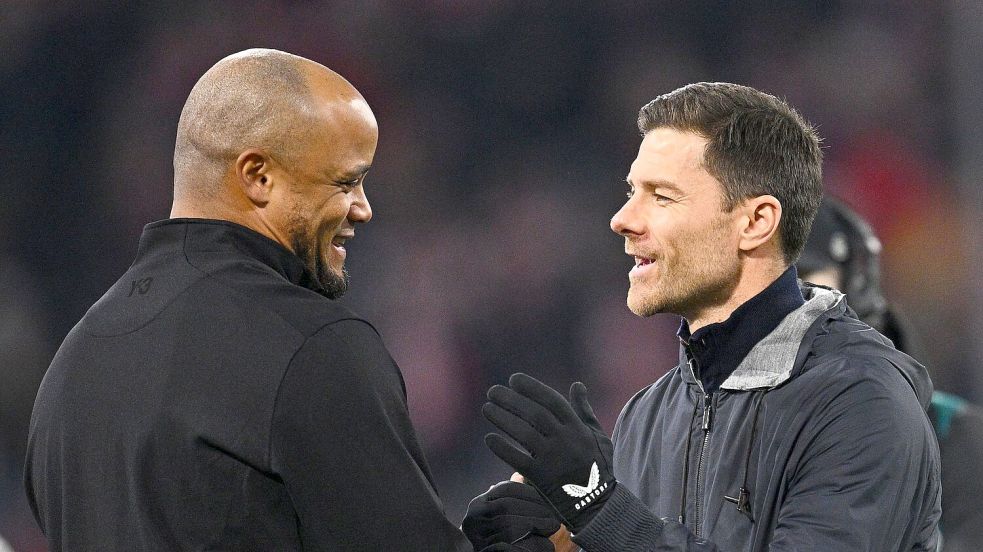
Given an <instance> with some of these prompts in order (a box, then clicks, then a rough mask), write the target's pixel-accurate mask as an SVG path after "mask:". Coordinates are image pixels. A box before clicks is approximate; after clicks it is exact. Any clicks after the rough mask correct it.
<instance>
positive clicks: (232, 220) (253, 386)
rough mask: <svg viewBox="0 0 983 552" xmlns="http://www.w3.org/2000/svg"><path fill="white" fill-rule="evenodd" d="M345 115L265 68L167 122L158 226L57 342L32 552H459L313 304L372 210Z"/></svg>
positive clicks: (219, 73) (337, 327)
mask: <svg viewBox="0 0 983 552" xmlns="http://www.w3.org/2000/svg"><path fill="white" fill-rule="evenodd" d="M377 139H378V129H377V126H376V121H375V118H374V116H373V115H372V111H371V110H370V109H369V106H368V105H367V104H366V102H365V100H364V99H363V98H362V96H361V95H360V94H359V93H358V91H356V90H355V88H353V87H352V85H351V84H349V83H348V82H347V81H346V80H345V79H344V78H342V77H341V76H339V75H338V74H336V73H334V72H332V71H330V70H329V69H327V68H325V67H323V66H321V65H319V64H316V63H314V62H312V61H309V60H306V59H303V58H300V57H297V56H293V55H290V54H287V53H284V52H277V51H272V50H248V51H245V52H241V53H239V54H235V55H232V56H230V57H228V58H225V59H223V60H222V61H220V62H219V63H217V64H216V65H215V66H214V67H212V68H211V69H210V70H209V71H208V72H206V73H205V75H204V76H202V78H201V79H200V80H199V81H198V83H197V84H196V85H195V86H194V89H193V90H192V91H191V94H190V96H189V98H188V101H187V103H186V105H185V107H184V110H183V111H182V113H181V119H180V123H179V125H178V132H177V140H176V147H175V151H174V204H173V208H172V210H171V218H170V219H169V220H164V221H160V222H155V223H152V224H149V225H147V227H146V228H145V229H144V232H143V235H142V236H141V238H140V245H139V250H138V252H137V257H136V260H135V261H134V262H133V264H132V266H130V268H129V270H128V271H127V272H126V273H125V274H124V275H123V276H122V278H120V280H119V281H118V282H117V283H116V284H115V285H114V286H112V288H110V289H109V291H108V292H107V293H106V294H105V295H104V296H103V297H102V299H100V300H99V302H97V303H96V304H95V305H94V306H93V307H92V308H91V309H89V311H88V312H87V313H86V314H85V316H84V317H83V318H82V320H81V321H80V322H79V323H78V325H76V326H75V328H74V329H73V330H72V331H71V333H69V335H68V337H67V338H66V339H65V341H64V343H63V344H62V346H61V348H60V349H59V351H58V354H57V355H56V357H55V359H54V361H53V362H52V364H51V366H50V368H49V369H48V372H47V374H46V376H45V378H44V382H43V383H42V385H41V389H40V391H39V392H38V396H37V400H36V402H35V406H34V413H33V417H32V421H31V432H30V442H29V453H28V458H27V468H26V472H25V484H26V488H27V493H28V497H29V500H30V503H31V505H32V507H33V509H34V513H35V516H36V517H37V520H38V523H39V524H40V525H41V528H42V530H43V531H44V532H45V534H46V535H47V538H48V542H49V545H50V548H51V550H52V551H59V550H86V551H88V550H100V551H115V550H119V551H122V550H126V551H132V550H142V551H158V550H159V551H176V550H236V551H241V550H277V551H291V550H373V551H376V550H421V551H422V550H427V551H433V550H441V551H456V550H461V551H465V550H467V551H470V550H472V547H471V545H470V544H469V543H468V541H467V539H466V538H465V537H464V535H463V534H462V533H461V532H460V531H459V530H458V529H457V528H456V527H455V526H454V525H453V524H452V523H450V522H449V521H448V520H447V519H446V518H445V517H444V513H443V507H442V505H441V503H440V500H439V498H438V497H437V493H436V491H435V489H434V485H433V481H432V477H431V475H430V469H429V467H428V466H427V463H426V460H425V458H424V455H423V452H422V451H421V449H420V445H419V444H418V442H417V438H416V435H415V433H414V430H413V427H412V425H411V423H410V419H409V416H408V414H407V409H406V394H405V389H404V386H403V381H402V377H401V375H400V372H399V368H398V367H397V366H396V363H395V362H394V361H393V360H392V358H391V357H390V356H389V353H388V352H387V351H386V349H385V347H384V345H383V343H382V340H381V339H380V337H379V335H378V334H377V332H376V330H375V328H373V326H372V325H371V324H370V323H369V322H367V321H365V320H364V319H362V318H360V317H359V316H357V315H356V314H354V313H352V312H351V311H349V310H348V309H346V308H344V307H343V306H341V305H339V304H338V303H337V302H335V301H332V299H334V298H336V297H338V296H339V295H341V294H342V293H344V292H345V289H346V287H347V285H348V279H347V275H346V273H345V270H344V262H345V256H346V251H345V246H346V244H347V242H348V241H349V240H351V239H352V238H353V237H354V236H355V227H356V225H357V224H358V223H364V222H368V221H369V220H370V219H371V218H372V210H371V207H370V206H369V202H368V200H367V199H366V196H365V190H364V188H363V184H364V180H365V175H366V172H367V171H368V170H369V167H370V166H371V164H372V159H373V156H374V154H375V149H376V141H377Z"/></svg>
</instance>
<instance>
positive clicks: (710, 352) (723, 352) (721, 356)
mask: <svg viewBox="0 0 983 552" xmlns="http://www.w3.org/2000/svg"><path fill="white" fill-rule="evenodd" d="M797 277H798V275H797V273H796V270H795V267H794V266H790V267H789V268H788V269H787V270H786V271H785V272H783V273H782V275H781V276H779V277H778V279H777V280H775V281H774V282H772V283H771V284H770V285H769V286H768V287H766V288H765V289H764V290H763V291H761V293H759V294H757V295H755V296H754V297H752V298H751V299H749V300H747V301H746V302H745V303H744V304H743V305H741V306H739V307H738V308H737V309H735V310H734V312H733V313H731V315H730V317H729V318H728V319H727V320H724V321H723V322H718V323H716V324H709V325H707V326H704V327H702V328H700V329H699V330H697V331H696V332H695V333H692V334H691V333H690V331H689V323H688V322H687V321H686V320H685V319H683V320H682V322H681V323H680V326H679V331H678V332H677V333H676V335H677V336H678V337H679V341H680V344H681V345H682V349H683V352H684V353H685V358H686V361H687V363H689V365H690V366H691V368H692V370H693V375H694V376H695V377H696V378H698V379H699V381H700V383H701V384H702V386H703V391H704V392H705V393H711V392H713V391H715V390H716V389H718V388H719V387H720V385H721V384H722V383H723V382H724V381H725V380H727V378H728V377H729V376H730V375H731V373H733V372H734V370H736V369H737V367H738V366H739V365H740V364H741V362H742V361H743V360H744V358H745V357H746V356H747V355H748V353H749V352H750V351H751V349H752V348H754V346H755V345H756V344H757V343H758V342H759V341H761V340H762V339H764V338H765V336H767V335H768V334H770V333H771V332H772V330H774V329H775V328H776V327H777V326H778V325H779V323H780V322H781V321H782V320H783V319H784V318H785V317H786V316H788V314H789V313H791V312H792V311H795V310H796V309H798V308H799V307H801V306H802V305H803V304H805V299H803V297H802V292H801V291H800V290H799V285H798V278H797ZM680 356H681V357H682V356H683V355H680Z"/></svg>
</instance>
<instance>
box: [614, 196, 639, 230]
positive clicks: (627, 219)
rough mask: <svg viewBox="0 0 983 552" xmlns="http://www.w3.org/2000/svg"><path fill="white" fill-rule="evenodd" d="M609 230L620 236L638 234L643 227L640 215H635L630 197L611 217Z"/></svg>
mask: <svg viewBox="0 0 983 552" xmlns="http://www.w3.org/2000/svg"><path fill="white" fill-rule="evenodd" d="M611 231H612V232H614V233H615V234H618V235H621V236H625V237H628V236H639V235H641V234H642V233H643V231H644V228H643V224H642V219H641V217H639V216H637V214H636V213H635V209H634V203H633V202H632V200H631V199H629V200H628V201H626V202H625V204H624V205H622V206H621V209H618V212H617V213H615V214H614V216H613V217H611Z"/></svg>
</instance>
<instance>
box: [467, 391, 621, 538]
mask: <svg viewBox="0 0 983 552" xmlns="http://www.w3.org/2000/svg"><path fill="white" fill-rule="evenodd" d="M481 412H482V414H484V415H485V417H486V418H488V420H489V421H490V422H491V423H492V424H494V425H495V426H496V427H497V428H498V429H500V430H501V431H502V432H503V433H505V434H506V435H507V436H509V437H511V438H512V439H513V440H515V442H517V443H518V444H519V445H521V448H520V447H517V446H515V445H514V444H512V443H510V442H509V441H507V440H506V439H505V438H504V437H503V436H502V435H500V434H498V433H489V434H488V435H486V436H485V444H487V445H488V448H489V449H491V451H492V452H493V453H494V454H495V455H496V456H498V457H499V458H501V459H502V460H503V461H504V462H505V463H507V464H509V465H510V466H512V468H514V469H515V471H516V472H518V473H519V474H521V475H522V479H524V483H523V482H518V481H515V480H514V479H515V478H514V477H513V481H506V482H502V483H498V484H496V485H494V486H492V487H491V489H489V490H488V492H486V493H484V494H482V495H479V496H477V497H475V499H474V500H472V501H471V504H470V505H469V506H468V513H467V516H466V517H465V518H464V522H463V523H462V526H461V528H462V529H463V530H464V533H465V534H466V535H467V537H468V539H469V540H470V541H471V544H473V545H474V548H475V550H476V551H478V552H492V551H510V550H511V551H516V552H540V551H552V550H553V549H554V548H553V544H552V543H551V542H550V540H549V537H550V536H551V535H553V534H554V533H556V532H557V531H559V530H560V524H561V523H562V524H563V525H564V526H566V528H567V529H568V530H569V531H570V532H572V533H574V534H576V533H577V532H578V531H580V530H581V529H583V528H584V527H586V526H587V524H588V523H589V522H590V520H591V519H593V518H594V516H595V515H596V514H597V512H598V511H600V509H601V508H602V507H603V506H604V503H605V502H606V501H607V499H608V497H609V496H610V494H611V491H612V490H613V489H614V487H615V485H616V481H615V479H614V475H613V473H612V468H611V463H612V456H613V453H614V447H613V445H612V444H611V439H609V438H608V436H607V435H605V434H604V431H603V430H602V429H601V425H600V424H599V423H598V421H597V418H596V417H595V416H594V411H593V410H592V409H591V407H590V404H588V402H587V388H586V387H584V384H582V383H579V382H577V383H574V384H573V385H572V386H570V395H569V400H568V399H567V398H565V397H564V396H563V395H561V394H559V393H558V392H556V391H555V390H553V389H552V388H550V387H549V386H547V385H545V384H543V383H542V382H540V381H538V380H536V379H535V378H532V377H530V376H527V375H525V374H513V375H512V377H511V378H509V385H508V387H505V386H502V385H496V386H494V387H492V388H491V389H489V390H488V402H487V403H485V405H484V407H482V409H481Z"/></svg>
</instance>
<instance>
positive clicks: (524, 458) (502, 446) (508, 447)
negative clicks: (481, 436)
mask: <svg viewBox="0 0 983 552" xmlns="http://www.w3.org/2000/svg"><path fill="white" fill-rule="evenodd" d="M485 445H487V446H488V448H489V449H490V450H491V451H492V453H493V454H494V455H495V456H497V457H499V458H501V459H502V461H503V462H505V463H506V464H508V465H510V466H512V469H514V470H515V471H517V472H521V473H529V472H530V468H533V467H534V466H535V463H536V461H535V460H533V458H532V457H531V456H529V455H528V454H526V453H525V452H523V451H522V450H520V449H519V448H518V447H516V446H515V445H513V444H512V443H509V442H508V441H506V440H505V437H502V436H501V435H499V434H497V433H489V434H488V435H485Z"/></svg>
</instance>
